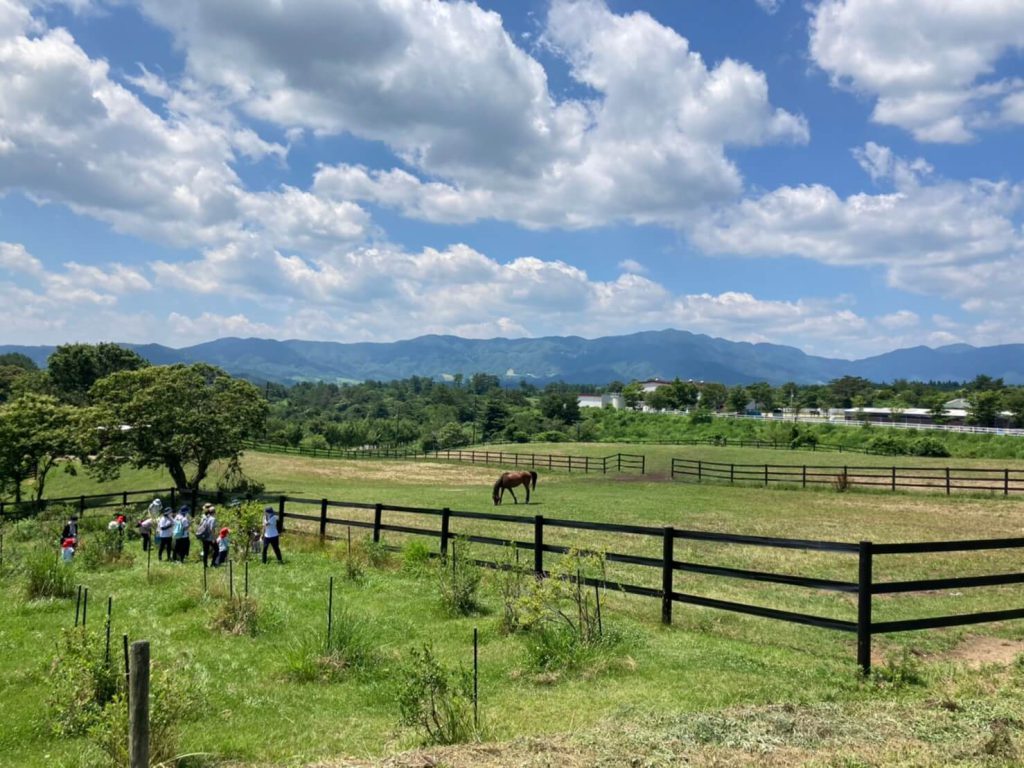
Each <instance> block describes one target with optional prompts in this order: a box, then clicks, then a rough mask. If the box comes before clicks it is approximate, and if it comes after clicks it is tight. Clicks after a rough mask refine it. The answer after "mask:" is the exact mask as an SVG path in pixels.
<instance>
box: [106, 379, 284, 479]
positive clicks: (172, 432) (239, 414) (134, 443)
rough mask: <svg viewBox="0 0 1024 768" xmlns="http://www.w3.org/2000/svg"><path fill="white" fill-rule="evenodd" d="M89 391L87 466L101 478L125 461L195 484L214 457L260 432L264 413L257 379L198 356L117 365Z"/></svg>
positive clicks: (231, 455) (232, 454)
mask: <svg viewBox="0 0 1024 768" xmlns="http://www.w3.org/2000/svg"><path fill="white" fill-rule="evenodd" d="M90 396H91V398H92V400H93V402H94V407H93V409H92V414H93V423H94V426H95V431H96V438H95V441H96V455H95V458H94V459H93V460H92V462H91V464H90V471H92V472H93V473H94V474H96V475H97V476H99V477H101V478H103V479H109V478H113V477H116V476H117V473H118V470H119V468H120V467H121V466H122V465H123V464H125V463H127V464H131V465H132V466H135V467H154V468H156V467H166V469H167V471H168V472H169V473H170V475H171V478H172V479H173V480H174V482H175V483H176V484H177V485H178V486H179V487H181V488H195V487H198V485H199V483H201V482H202V481H203V479H204V478H205V477H206V475H207V473H208V472H209V469H210V465H211V464H212V463H213V462H214V461H217V460H218V459H227V460H233V459H237V457H238V454H239V452H240V451H241V450H242V444H243V442H244V441H245V440H246V439H252V438H256V437H259V436H261V435H262V434H263V429H264V426H265V423H266V417H267V403H266V401H265V400H264V399H263V396H262V394H261V393H260V390H259V389H258V388H257V387H255V386H254V385H252V384H250V383H249V382H247V381H241V380H239V379H233V378H231V377H230V376H228V375H227V374H226V373H224V371H222V370H220V369H218V368H214V367H213V366H210V365H205V364H201V363H199V364H195V365H172V366H166V367H147V368H140V369H138V370H133V371H121V372H118V373H115V374H113V375H111V376H107V377H106V378H104V379H101V380H100V381H98V382H97V383H96V384H95V385H94V386H93V388H92V390H91V392H90Z"/></svg>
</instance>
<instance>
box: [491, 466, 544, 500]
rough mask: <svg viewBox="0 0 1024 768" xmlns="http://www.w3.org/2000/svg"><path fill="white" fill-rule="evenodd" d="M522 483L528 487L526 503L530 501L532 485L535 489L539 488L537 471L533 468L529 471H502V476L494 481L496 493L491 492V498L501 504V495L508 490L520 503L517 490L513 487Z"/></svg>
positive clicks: (513, 498)
mask: <svg viewBox="0 0 1024 768" xmlns="http://www.w3.org/2000/svg"><path fill="white" fill-rule="evenodd" d="M517 485H522V486H524V487H525V488H526V503H527V504H529V503H530V486H531V485H532V486H533V489H534V490H537V473H536V472H534V471H533V470H532V469H531V470H529V471H527V472H502V473H501V477H499V478H498V479H497V480H495V481H494V493H492V494H491V498H492V499H493V500H494V503H495V504H496V505H497V504H501V497H502V496H504V495H505V491H506V490H507V491H508V492H509V493H511V494H512V500H513V501H515V503H516V504H518V503H519V499H517V498H516V492H515V491H513V490H512V489H513V488H514V487H515V486H517Z"/></svg>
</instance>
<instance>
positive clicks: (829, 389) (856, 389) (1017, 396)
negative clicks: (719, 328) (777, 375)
mask: <svg viewBox="0 0 1024 768" xmlns="http://www.w3.org/2000/svg"><path fill="white" fill-rule="evenodd" d="M623 395H624V397H625V400H626V404H627V406H629V407H632V408H635V409H639V408H640V407H641V406H643V405H647V406H648V407H650V408H653V409H655V410H659V411H660V410H691V409H693V408H703V409H707V410H710V411H722V410H725V411H730V412H739V413H742V412H743V411H744V410H746V409H747V408H748V407H751V406H752V407H753V408H754V409H756V410H758V411H762V412H770V411H772V410H775V409H778V408H787V409H790V410H792V411H796V412H798V413H799V412H800V411H809V410H824V409H828V408H870V407H886V408H891V409H892V410H893V411H894V412H895V413H897V414H898V413H899V411H900V410H901V409H906V408H927V409H929V411H930V415H931V417H932V420H933V421H935V423H937V424H941V423H943V422H944V421H946V420H947V419H948V414H947V409H946V407H945V404H946V403H947V402H949V401H950V400H951V399H955V398H963V399H964V400H966V401H967V403H968V421H969V422H970V423H972V424H977V425H981V426H993V425H994V424H995V423H996V421H997V420H998V419H999V418H1000V414H1002V413H1004V412H1009V413H1010V414H1011V420H1012V421H1014V422H1015V423H1016V425H1017V426H1024V387H1009V386H1006V385H1005V384H1004V382H1003V380H1002V379H993V378H991V377H989V376H978V377H977V378H975V379H974V380H973V381H971V382H968V383H966V384H959V383H957V382H928V383H923V382H910V381H905V380H898V381H895V382H893V383H891V384H875V383H873V382H871V381H868V380H867V379H864V378H860V377H857V376H844V377H842V378H839V379H834V380H833V381H831V382H829V383H828V384H816V385H804V386H801V385H799V384H796V383H795V382H789V383H786V384H783V385H782V386H779V387H773V386H772V385H770V384H768V383H767V382H763V381H762V382H757V383H754V384H749V385H747V386H734V387H732V388H726V387H725V386H723V385H722V384H718V383H716V382H708V383H702V384H700V385H697V384H694V383H693V382H681V381H680V380H678V379H676V380H675V381H674V382H672V383H670V384H668V385H666V386H662V387H659V388H658V389H656V390H654V391H651V392H644V391H643V389H642V386H641V384H640V383H639V382H633V383H631V384H628V385H626V387H625V388H624V389H623Z"/></svg>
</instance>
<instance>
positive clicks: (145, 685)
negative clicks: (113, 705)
mask: <svg viewBox="0 0 1024 768" xmlns="http://www.w3.org/2000/svg"><path fill="white" fill-rule="evenodd" d="M130 656H131V692H130V694H129V708H128V768H149V641H148V640H139V641H137V642H134V643H132V647H131V653H130Z"/></svg>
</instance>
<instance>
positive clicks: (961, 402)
mask: <svg viewBox="0 0 1024 768" xmlns="http://www.w3.org/2000/svg"><path fill="white" fill-rule="evenodd" d="M942 407H943V408H945V409H946V410H947V411H966V410H967V409H968V408H970V407H971V404H970V402H969V401H968V400H967V398H966V397H957V398H954V399H952V400H949V401H947V402H946V403H943V405H942Z"/></svg>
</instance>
